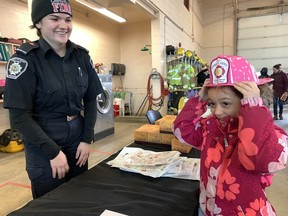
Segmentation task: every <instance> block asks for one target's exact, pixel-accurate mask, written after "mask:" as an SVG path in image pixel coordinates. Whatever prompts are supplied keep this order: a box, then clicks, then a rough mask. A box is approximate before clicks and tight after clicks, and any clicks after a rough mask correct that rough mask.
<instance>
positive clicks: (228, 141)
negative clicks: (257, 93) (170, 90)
mask: <svg viewBox="0 0 288 216" xmlns="http://www.w3.org/2000/svg"><path fill="white" fill-rule="evenodd" d="M206 105H207V104H206V102H204V101H202V100H200V99H199V97H195V98H191V99H190V100H189V101H188V102H187V103H186V104H185V106H184V108H183V109H182V111H181V113H180V114H179V115H178V116H177V118H176V120H175V122H174V124H173V130H174V134H175V136H176V137H177V138H178V139H179V140H180V141H182V142H185V143H188V144H191V145H193V146H194V147H196V148H197V149H200V150H201V171H200V176H201V179H200V200H199V202H200V208H201V210H202V211H203V212H204V213H205V215H217V216H218V215H219V216H220V215H223V216H234V215H235V216H258V215H265V216H273V215H276V213H275V211H274V209H273V207H272V206H271V204H270V202H269V201H268V200H267V197H266V194H265V191H264V189H265V187H267V186H270V184H271V178H272V174H271V173H273V172H275V171H278V170H281V169H284V168H285V167H286V163H287V152H288V147H287V140H286V139H287V134H286V132H285V131H284V130H282V129H281V128H279V127H278V126H276V125H274V121H273V119H272V115H271V112H270V111H269V110H268V109H267V108H266V107H265V106H250V105H248V104H247V105H242V106H241V108H240V112H239V117H238V118H235V119H234V118H230V117H227V119H226V126H225V127H223V126H220V123H219V121H218V120H217V118H216V117H214V115H209V116H208V117H206V118H203V117H201V116H202V114H203V113H204V112H205V111H206V109H207V108H206Z"/></svg>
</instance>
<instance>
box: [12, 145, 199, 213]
mask: <svg viewBox="0 0 288 216" xmlns="http://www.w3.org/2000/svg"><path fill="white" fill-rule="evenodd" d="M130 146H131V147H141V148H143V149H146V150H153V151H165V150H169V149H170V146H166V145H150V144H145V145H143V144H135V143H134V144H132V145H130ZM117 154H118V153H116V154H114V155H112V156H110V157H109V158H108V159H106V160H105V161H102V162H101V163H99V164H98V165H96V166H95V167H93V168H91V169H90V170H88V171H87V172H85V173H83V174H81V175H80V176H78V177H76V178H74V179H72V180H71V181H69V182H67V183H65V184H63V185H61V186H60V187H58V188H56V189H55V190H53V191H51V192H49V193H47V194H46V195H44V196H43V197H40V198H38V199H35V200H32V201H30V202H29V203H28V204H27V205H25V206H24V207H22V208H21V209H19V210H16V211H14V212H12V213H10V214H9V215H11V216H22V215H27V216H33V215H37V216H39V215H40V216H42V215H47V216H48V215H49V216H54V215H55V216H74V215H77V216H78V215H85V216H86V215H101V214H102V213H103V211H104V210H105V209H108V210H111V211H115V212H119V213H122V214H126V215H129V216H162V215H163V216H170V215H171V216H189V215H191V216H192V215H197V209H198V195H199V192H198V191H199V182H198V181H191V180H182V179H176V178H166V177H163V178H152V177H148V176H143V175H141V174H137V173H130V172H124V171H121V170H119V169H118V168H111V167H110V166H109V165H107V164H106V162H107V161H110V160H112V159H114V158H115V157H116V156H117ZM183 156H188V157H199V152H198V151H197V150H195V149H193V150H192V152H191V153H190V154H183Z"/></svg>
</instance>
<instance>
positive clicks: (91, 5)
mask: <svg viewBox="0 0 288 216" xmlns="http://www.w3.org/2000/svg"><path fill="white" fill-rule="evenodd" d="M76 1H77V2H79V3H81V4H83V5H85V6H86V7H88V8H91V9H92V10H95V11H97V12H99V13H101V14H103V15H105V16H107V17H109V18H111V19H113V20H115V21H117V22H120V23H123V22H126V19H124V18H122V17H120V16H118V15H117V14H115V13H113V12H111V11H109V10H107V9H106V8H103V7H101V6H98V5H97V4H94V3H91V2H88V1H85V0H84V1H82V0H76Z"/></svg>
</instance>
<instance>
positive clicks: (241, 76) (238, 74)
mask: <svg viewBox="0 0 288 216" xmlns="http://www.w3.org/2000/svg"><path fill="white" fill-rule="evenodd" d="M243 81H250V82H255V83H256V84H257V85H263V84H265V83H268V82H271V81H273V79H271V78H263V79H258V77H257V74H256V70H255V68H254V67H253V66H252V65H251V64H250V63H249V62H248V61H247V60H246V59H245V58H243V57H241V56H225V55H219V56H217V57H216V58H215V59H213V60H212V62H211V64H210V83H209V85H208V87H216V86H233V84H234V83H237V82H243Z"/></svg>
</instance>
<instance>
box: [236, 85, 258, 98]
mask: <svg viewBox="0 0 288 216" xmlns="http://www.w3.org/2000/svg"><path fill="white" fill-rule="evenodd" d="M234 87H235V88H236V89H237V90H238V91H239V92H240V93H242V94H243V98H253V97H260V89H259V88H258V86H257V84H256V83H255V82H247V81H245V82H239V83H235V84H234Z"/></svg>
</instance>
